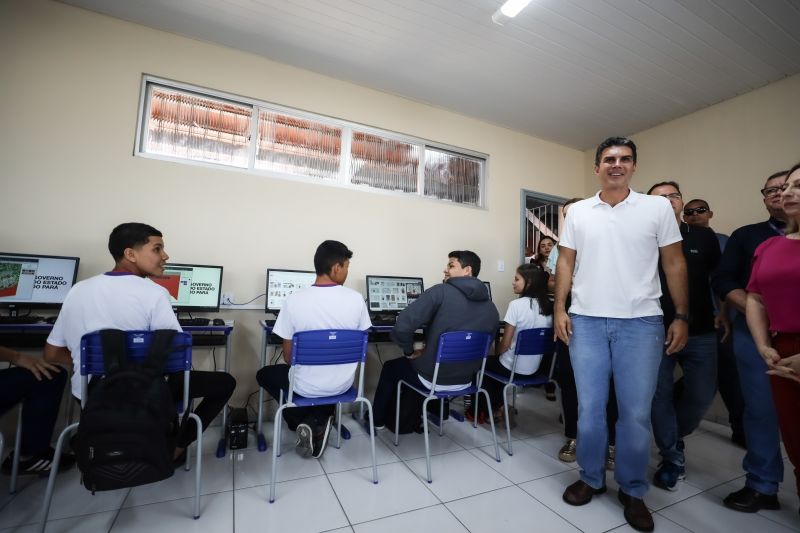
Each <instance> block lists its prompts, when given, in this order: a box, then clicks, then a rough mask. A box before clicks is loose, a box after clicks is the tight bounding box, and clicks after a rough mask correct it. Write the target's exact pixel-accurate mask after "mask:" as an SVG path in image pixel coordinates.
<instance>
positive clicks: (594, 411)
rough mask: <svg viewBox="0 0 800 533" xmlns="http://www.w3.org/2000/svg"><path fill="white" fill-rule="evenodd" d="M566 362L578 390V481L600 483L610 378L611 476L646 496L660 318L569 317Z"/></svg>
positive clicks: (660, 346) (661, 348)
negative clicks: (613, 422)
mask: <svg viewBox="0 0 800 533" xmlns="http://www.w3.org/2000/svg"><path fill="white" fill-rule="evenodd" d="M570 317H571V318H572V338H571V339H570V343H569V350H570V359H571V360H572V369H573V371H574V374H575V384H576V386H577V389H578V441H577V444H578V450H577V455H578V464H579V465H580V467H581V473H580V475H581V479H582V480H583V481H584V482H585V483H587V484H588V485H590V486H592V487H593V488H595V489H598V488H600V487H602V486H604V485H605V464H606V449H607V446H608V429H607V428H606V404H607V402H608V385H609V381H610V380H611V376H612V375H613V376H614V387H615V388H616V391H617V406H618V408H619V420H617V465H616V468H615V470H614V478H615V479H616V480H617V483H619V486H620V487H621V488H622V490H623V492H625V494H627V495H629V496H632V497H634V498H642V497H644V494H645V492H647V487H648V484H647V464H648V462H649V456H650V453H649V452H650V405H651V403H652V401H653V395H654V394H655V391H656V380H657V377H658V366H659V364H660V363H661V357H662V355H663V353H664V321H663V317H661V316H646V317H640V318H630V319H621V318H602V317H591V316H583V315H573V314H570Z"/></svg>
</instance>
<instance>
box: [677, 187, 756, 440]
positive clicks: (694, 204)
mask: <svg viewBox="0 0 800 533" xmlns="http://www.w3.org/2000/svg"><path fill="white" fill-rule="evenodd" d="M713 216H714V211H712V210H711V206H710V205H709V204H708V202H707V201H705V200H703V199H700V198H697V199H694V200H690V201H689V202H687V204H686V206H685V207H684V208H683V221H684V222H686V223H687V224H691V225H693V226H702V227H704V228H709V227H711V224H710V223H711V219H712V218H713ZM728 238H729V236H728V235H726V234H724V233H717V240H718V241H719V247H720V250H722V251H723V252H724V251H725V245H726V244H727V242H728ZM714 300H715V301H714V303H715V304H716V303H717V302H716V298H715V299H714ZM714 311H715V313H716V315H717V316H716V319H715V324H716V326H717V385H718V388H719V394H720V396H721V397H722V402H723V403H724V404H725V408H726V409H727V410H728V422H729V423H730V425H731V441H733V442H734V443H735V444H737V445H739V446H741V447H742V448H747V441H746V439H745V437H744V427H743V424H742V417H743V416H744V398H743V397H742V388H741V385H739V371H738V370H737V369H736V358H735V357H734V355H733V338H732V336H731V324H730V323H731V321H733V318H734V316H735V313H736V312H735V310H733V309H731V308H730V307H729V306H728V305H727V304H726V303H725V302H722V305H720V306H716V305H715V309H714Z"/></svg>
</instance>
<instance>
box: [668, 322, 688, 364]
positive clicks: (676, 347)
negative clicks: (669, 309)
mask: <svg viewBox="0 0 800 533" xmlns="http://www.w3.org/2000/svg"><path fill="white" fill-rule="evenodd" d="M688 340H689V323H688V322H686V321H685V320H679V319H675V320H673V321H672V324H670V325H669V329H668V330H667V338H666V340H665V341H664V346H666V347H667V348H666V352H667V355H672V354H674V353H677V352H680V351H681V350H683V348H684V346H686V342H687V341H688Z"/></svg>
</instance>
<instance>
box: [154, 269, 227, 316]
mask: <svg viewBox="0 0 800 533" xmlns="http://www.w3.org/2000/svg"><path fill="white" fill-rule="evenodd" d="M149 278H150V279H151V280H152V281H154V282H155V283H158V284H159V285H161V286H162V287H164V288H165V289H167V292H169V301H170V303H171V304H172V308H173V309H175V311H219V300H220V297H221V296H222V293H221V289H222V267H221V266H211V265H182V264H177V263H168V264H167V265H166V266H165V267H164V273H163V274H162V275H160V276H149Z"/></svg>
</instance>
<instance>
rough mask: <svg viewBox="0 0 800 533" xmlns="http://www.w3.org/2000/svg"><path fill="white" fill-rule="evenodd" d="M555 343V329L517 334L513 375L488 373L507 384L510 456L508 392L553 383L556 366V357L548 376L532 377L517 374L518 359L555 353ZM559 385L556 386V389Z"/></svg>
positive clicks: (509, 427)
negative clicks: (518, 388)
mask: <svg viewBox="0 0 800 533" xmlns="http://www.w3.org/2000/svg"><path fill="white" fill-rule="evenodd" d="M554 345H555V342H554V340H553V328H535V329H524V330H522V331H520V332H519V333H518V334H517V343H516V345H515V347H514V359H513V361H512V363H511V375H509V376H508V377H506V376H504V375H502V374H498V373H497V372H492V371H491V370H487V371H486V373H485V374H486V377H488V378H491V379H493V380H495V381H499V382H500V383H505V384H506V385H505V387H503V398H504V399H505V401H504V402H503V406H504V408H505V415H506V435H507V436H508V455H514V452H513V450H512V449H511V422H510V419H509V416H508V391H509V389H512V390H513V391H514V392H516V388H517V387H520V388H523V387H536V386H541V385H544V384H545V383H548V382H553V383H555V381H553V367H554V365H555V360H556V358H555V356H554V357H553V358H552V360H551V362H550V371H549V372H548V373H547V374H540V373H533V374H530V375H525V374H516V369H517V359H518V358H519V356H520V355H521V354H522V355H536V354H542V355H543V356H544V355H547V354H548V353H552V352H553V348H554ZM557 386H558V385H557V384H556V387H557Z"/></svg>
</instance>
